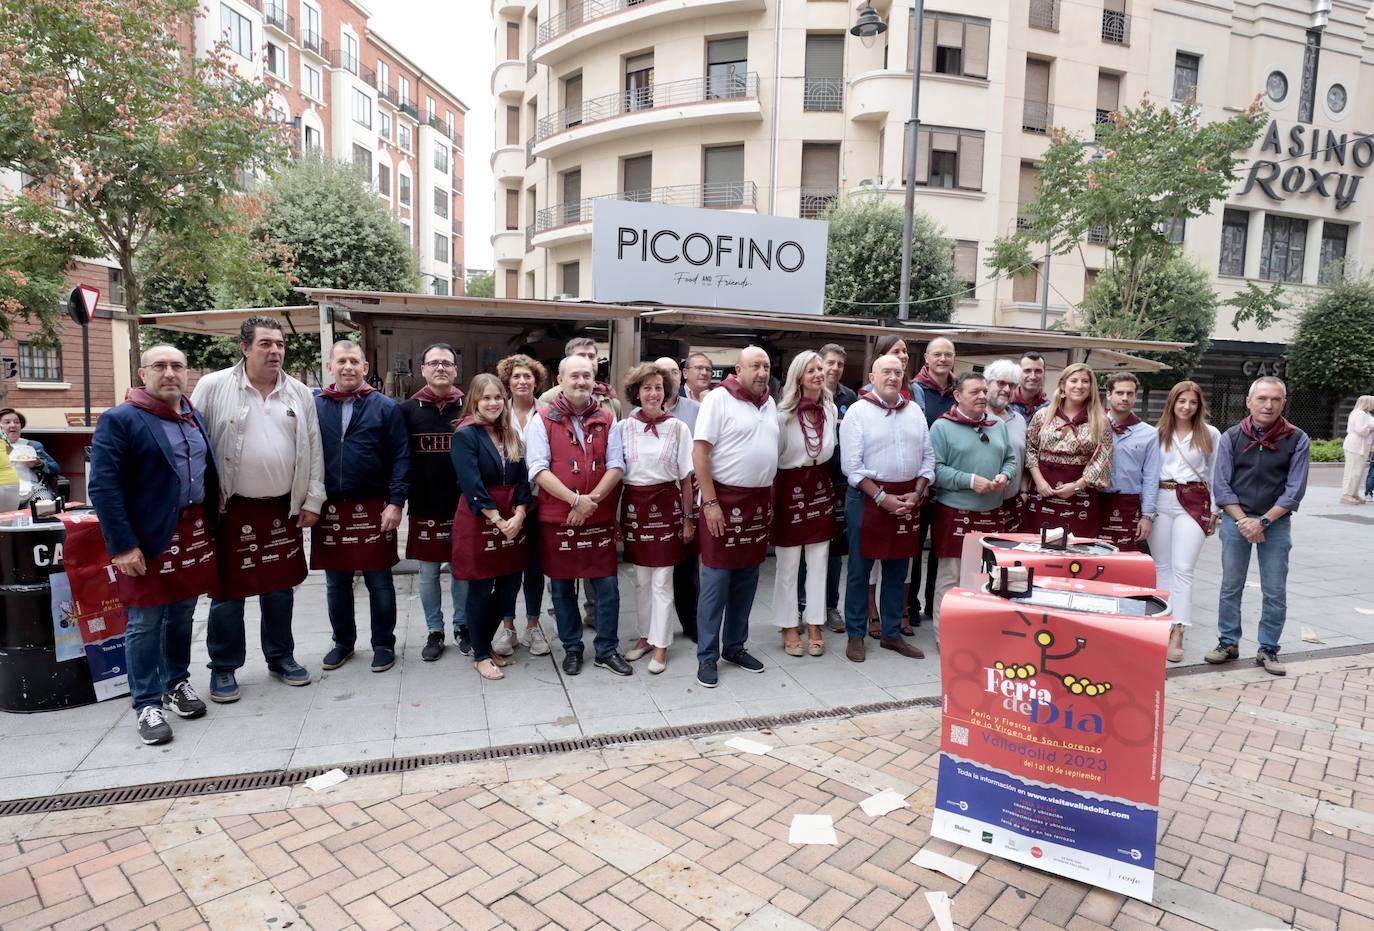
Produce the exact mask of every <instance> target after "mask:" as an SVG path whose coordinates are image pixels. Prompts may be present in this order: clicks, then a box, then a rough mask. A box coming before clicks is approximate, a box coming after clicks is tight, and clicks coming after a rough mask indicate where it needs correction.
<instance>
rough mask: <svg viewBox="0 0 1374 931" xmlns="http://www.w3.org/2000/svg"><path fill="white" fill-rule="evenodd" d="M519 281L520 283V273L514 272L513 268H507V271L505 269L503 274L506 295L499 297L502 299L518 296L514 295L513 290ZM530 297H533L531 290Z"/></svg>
mask: <svg viewBox="0 0 1374 931" xmlns="http://www.w3.org/2000/svg"><path fill="white" fill-rule="evenodd" d="M519 281H520V273H519V272H518V271H516V270H515V269H513V268H508V269H506V274H505V282H506V293H505V294H503V295H501V296H502V297H518V295H517V294H516V291H515V289H516V285H517V284H518V283H519ZM530 297H534V291H532V290H531V291H530Z"/></svg>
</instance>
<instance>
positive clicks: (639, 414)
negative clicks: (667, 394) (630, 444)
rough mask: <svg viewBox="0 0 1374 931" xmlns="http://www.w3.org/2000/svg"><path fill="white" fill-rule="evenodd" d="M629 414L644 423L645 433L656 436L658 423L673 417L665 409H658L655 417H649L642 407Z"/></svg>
mask: <svg viewBox="0 0 1374 931" xmlns="http://www.w3.org/2000/svg"><path fill="white" fill-rule="evenodd" d="M630 416H631V417H633V418H634V419H635V420H638V421H639V422H640V423H642V424H644V432H645V433H652V434H653V435H654V436H658V425H659V424H661V423H663V421H665V420H671V419H672V417H673V415H672V414H670V413H668V412H667V411H665V410H660V411H659V414H658V416H657V417H650V416H649V415H648V414H646V413H644V408H642V407H641V408H640V409H639V410H637V411H635V412H634V413H633V414H631V415H630Z"/></svg>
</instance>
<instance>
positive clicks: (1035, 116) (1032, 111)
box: [1021, 100, 1054, 136]
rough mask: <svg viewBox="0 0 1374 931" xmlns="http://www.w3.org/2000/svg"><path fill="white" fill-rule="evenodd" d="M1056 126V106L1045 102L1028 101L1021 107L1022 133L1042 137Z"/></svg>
mask: <svg viewBox="0 0 1374 931" xmlns="http://www.w3.org/2000/svg"><path fill="white" fill-rule="evenodd" d="M1053 124H1054V104H1052V103H1047V102H1046V101H1043V100H1027V101H1025V102H1024V103H1023V104H1022V107H1021V131H1022V132H1027V133H1037V134H1039V135H1041V136H1043V135H1045V134H1046V133H1048V132H1049V131H1050V126H1052V125H1053Z"/></svg>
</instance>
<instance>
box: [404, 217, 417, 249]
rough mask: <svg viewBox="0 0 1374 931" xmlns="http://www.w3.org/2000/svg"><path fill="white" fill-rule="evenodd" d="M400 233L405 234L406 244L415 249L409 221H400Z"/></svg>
mask: <svg viewBox="0 0 1374 931" xmlns="http://www.w3.org/2000/svg"><path fill="white" fill-rule="evenodd" d="M401 232H402V233H404V234H405V237H406V242H407V243H409V244H410V247H411V248H412V249H413V248H415V237H414V236H413V235H412V234H411V229H410V223H409V221H407V220H402V221H401Z"/></svg>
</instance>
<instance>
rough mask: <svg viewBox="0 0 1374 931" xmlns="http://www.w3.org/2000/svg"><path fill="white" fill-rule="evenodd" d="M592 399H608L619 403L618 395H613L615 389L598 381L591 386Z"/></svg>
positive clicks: (606, 383) (604, 382)
mask: <svg viewBox="0 0 1374 931" xmlns="http://www.w3.org/2000/svg"><path fill="white" fill-rule="evenodd" d="M592 397H594V398H610V399H611V400H612V401H619V400H620V395H618V394H616V393H615V388H613V387H611V383H610V382H608V381H599V382H596V383H595V384H594V385H592Z"/></svg>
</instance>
